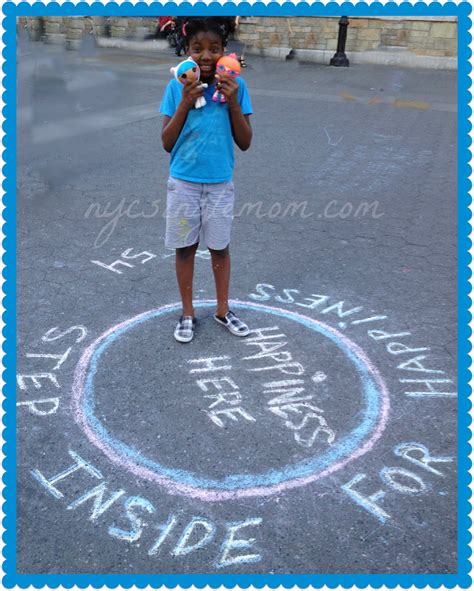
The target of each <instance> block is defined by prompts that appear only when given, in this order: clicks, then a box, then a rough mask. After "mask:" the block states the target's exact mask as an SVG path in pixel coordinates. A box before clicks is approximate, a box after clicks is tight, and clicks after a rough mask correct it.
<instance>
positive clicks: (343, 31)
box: [329, 16, 349, 67]
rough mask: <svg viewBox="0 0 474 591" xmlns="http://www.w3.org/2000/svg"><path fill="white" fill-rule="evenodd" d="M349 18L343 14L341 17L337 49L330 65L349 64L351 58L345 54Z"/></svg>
mask: <svg viewBox="0 0 474 591" xmlns="http://www.w3.org/2000/svg"><path fill="white" fill-rule="evenodd" d="M348 24H349V19H348V18H347V16H341V18H340V19H339V35H338V37H337V51H336V53H335V54H334V56H333V57H332V58H331V61H330V62H329V65H330V66H346V67H347V66H348V65H349V60H348V59H347V56H346V54H345V49H346V37H347V26H348Z"/></svg>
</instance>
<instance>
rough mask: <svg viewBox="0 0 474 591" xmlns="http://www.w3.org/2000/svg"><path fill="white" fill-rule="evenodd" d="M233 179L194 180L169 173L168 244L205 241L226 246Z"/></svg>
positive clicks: (211, 245) (219, 247)
mask: <svg viewBox="0 0 474 591" xmlns="http://www.w3.org/2000/svg"><path fill="white" fill-rule="evenodd" d="M233 211H234V183H233V182H232V181H229V182H227V183H191V182H189V181H183V180H181V179H176V178H174V177H170V178H169V179H168V192H167V196H166V239H165V246H166V247H167V248H183V247H184V246H191V245H192V244H196V243H197V242H203V243H204V244H205V245H206V246H207V248H212V249H213V250H223V249H224V248H225V247H226V246H227V245H228V244H229V242H230V231H231V228H232V219H233Z"/></svg>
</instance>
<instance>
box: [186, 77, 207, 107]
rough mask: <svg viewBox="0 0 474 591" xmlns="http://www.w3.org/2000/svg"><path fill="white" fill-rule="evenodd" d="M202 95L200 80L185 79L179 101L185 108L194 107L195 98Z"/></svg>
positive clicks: (202, 89) (202, 88) (202, 87)
mask: <svg viewBox="0 0 474 591" xmlns="http://www.w3.org/2000/svg"><path fill="white" fill-rule="evenodd" d="M203 95H204V86H202V83H201V81H200V80H194V81H191V80H187V81H186V82H185V84H184V86H183V94H182V95H181V102H182V103H183V105H184V106H185V107H186V108H187V109H191V108H192V107H194V103H195V102H196V100H197V99H198V98H199V97H200V96H203Z"/></svg>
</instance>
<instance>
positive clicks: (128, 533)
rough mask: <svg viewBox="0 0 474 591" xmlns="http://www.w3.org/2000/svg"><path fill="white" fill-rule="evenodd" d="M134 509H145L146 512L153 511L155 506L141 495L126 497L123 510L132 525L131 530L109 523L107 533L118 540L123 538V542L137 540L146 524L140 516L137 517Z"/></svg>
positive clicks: (140, 510)
mask: <svg viewBox="0 0 474 591" xmlns="http://www.w3.org/2000/svg"><path fill="white" fill-rule="evenodd" d="M136 510H138V511H139V512H143V511H146V512H147V513H150V514H151V513H154V512H155V507H154V506H153V505H152V504H151V503H150V501H148V500H147V499H144V498H143V497H128V499H127V500H126V501H125V512H126V515H127V518H128V520H129V521H130V524H131V526H132V529H131V530H125V529H121V528H119V527H116V526H115V525H111V526H110V527H109V530H108V532H109V534H110V535H111V536H112V537H114V538H118V539H119V540H123V541H124V542H130V543H131V542H137V541H138V540H139V539H140V537H141V535H142V532H143V528H144V527H145V526H146V525H147V523H146V522H145V521H144V520H143V518H142V517H139V516H138V515H137V514H136Z"/></svg>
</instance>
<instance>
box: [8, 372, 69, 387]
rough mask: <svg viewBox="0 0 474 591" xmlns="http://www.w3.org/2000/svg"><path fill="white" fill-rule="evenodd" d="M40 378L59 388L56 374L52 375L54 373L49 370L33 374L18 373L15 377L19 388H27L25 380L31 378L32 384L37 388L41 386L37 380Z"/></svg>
mask: <svg viewBox="0 0 474 591" xmlns="http://www.w3.org/2000/svg"><path fill="white" fill-rule="evenodd" d="M40 379H44V380H45V379H48V380H49V381H50V382H51V383H52V384H53V386H54V387H55V388H59V382H58V380H57V378H56V376H55V375H54V373H49V372H42V373H34V374H24V373H23V374H19V375H17V377H16V381H17V384H18V386H19V388H20V390H28V386H27V384H26V381H25V380H31V381H32V383H33V386H34V387H35V388H36V389H37V390H39V389H40V388H41V387H42V384H41V382H40V381H39V380H40Z"/></svg>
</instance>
